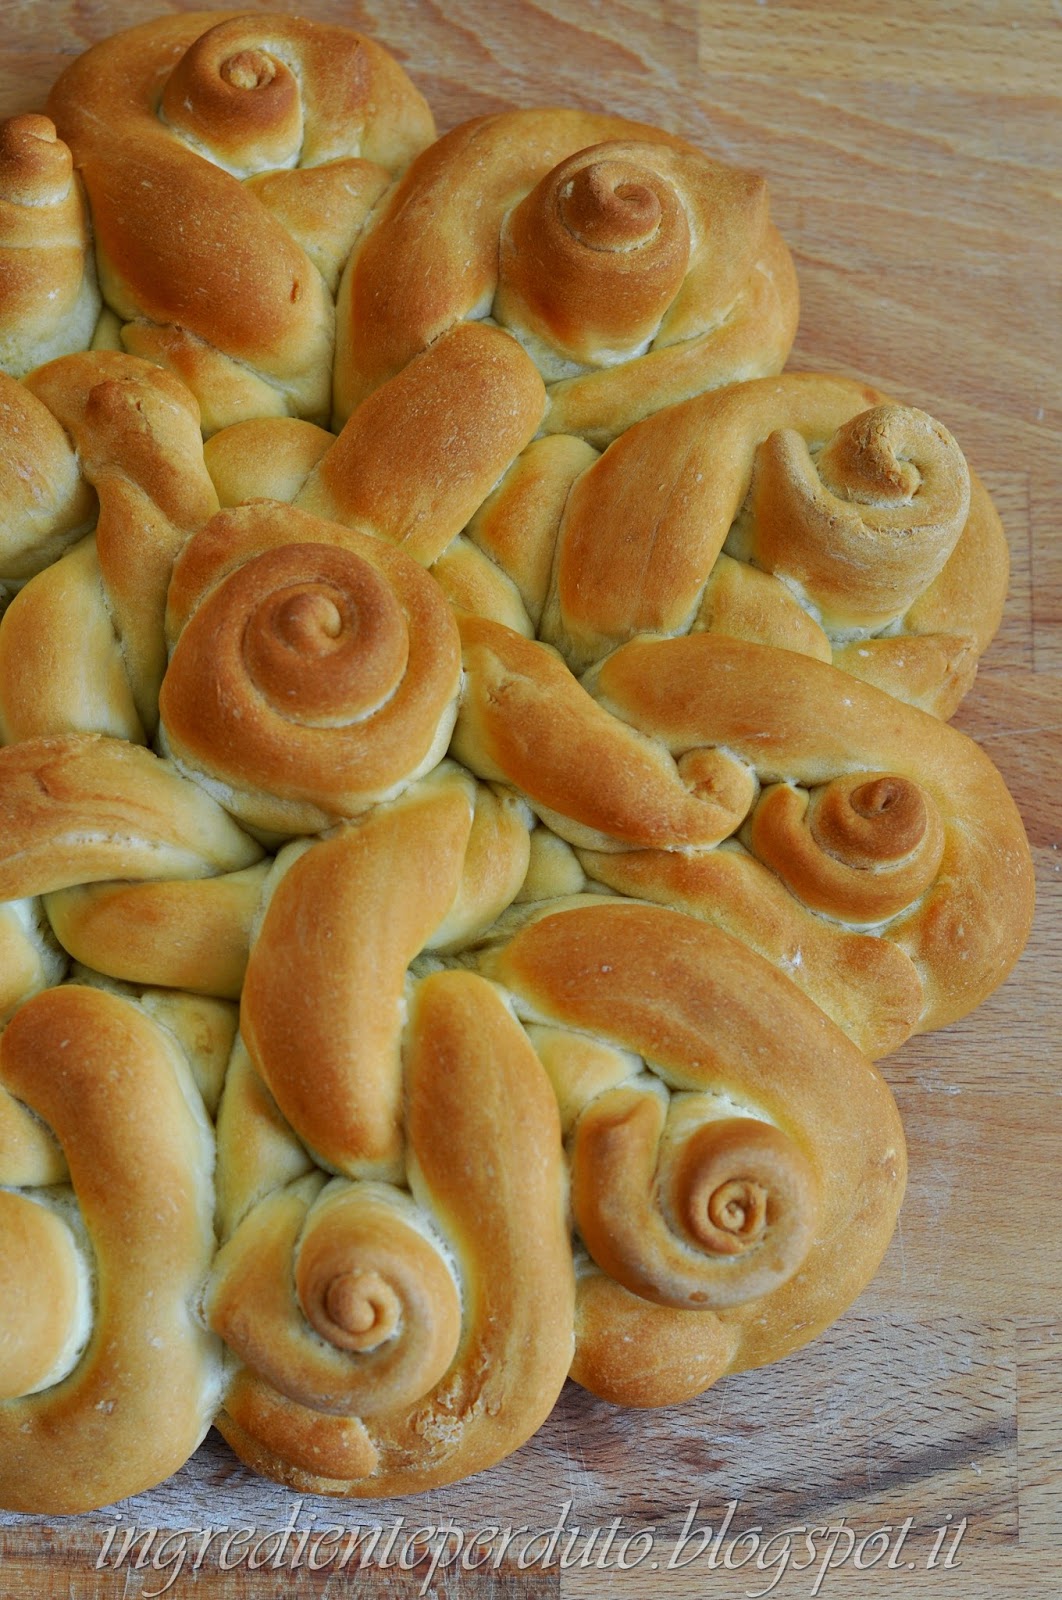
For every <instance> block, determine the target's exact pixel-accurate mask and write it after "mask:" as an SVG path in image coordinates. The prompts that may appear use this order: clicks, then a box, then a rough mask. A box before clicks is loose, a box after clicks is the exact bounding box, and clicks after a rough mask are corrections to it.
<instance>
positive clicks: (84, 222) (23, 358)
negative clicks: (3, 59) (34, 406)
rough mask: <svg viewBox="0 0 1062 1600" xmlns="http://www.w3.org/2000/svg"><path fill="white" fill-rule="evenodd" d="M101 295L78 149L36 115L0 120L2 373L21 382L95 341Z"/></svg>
mask: <svg viewBox="0 0 1062 1600" xmlns="http://www.w3.org/2000/svg"><path fill="white" fill-rule="evenodd" d="M99 313H100V292H99V289H98V288H97V286H96V269H95V264H94V262H93V258H92V248H91V244H90V240H89V228H88V217H87V214H86V211H85V201H84V196H83V194H82V190H81V185H80V183H79V181H78V179H77V177H76V176H75V175H74V164H73V161H72V159H71V156H70V151H69V150H68V149H67V147H66V145H65V144H64V143H63V141H62V140H61V139H57V138H56V134H55V124H54V123H53V122H50V121H49V119H48V118H47V117H40V116H35V115H32V114H29V115H26V116H20V117H9V118H8V120H7V121H6V122H0V368H2V369H3V371H4V372H9V373H11V375H12V376H13V377H16V378H21V377H23V376H24V374H25V373H27V372H30V371H32V369H33V368H34V367H39V366H40V365H41V364H42V362H45V361H51V360H52V359H53V357H55V356H62V355H67V354H68V353H69V352H70V351H72V350H84V349H86V348H87V346H88V345H89V344H91V342H92V335H93V331H94V329H95V327H96V322H97V319H98V317H99Z"/></svg>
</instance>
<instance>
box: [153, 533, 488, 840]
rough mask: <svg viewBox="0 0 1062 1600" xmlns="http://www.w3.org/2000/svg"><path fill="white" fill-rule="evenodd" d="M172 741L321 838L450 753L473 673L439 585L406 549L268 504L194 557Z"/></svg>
mask: <svg viewBox="0 0 1062 1600" xmlns="http://www.w3.org/2000/svg"><path fill="white" fill-rule="evenodd" d="M169 620H170V626H171V629H172V630H173V633H174V635H175V637H176V642H175V646H174V650H173V655H172V657H171V660H170V664H169V668H168V670H167V673H166V677H165V679H164V681H163V685H162V691H161V694H160V697H159V709H160V714H161V738H162V742H163V747H164V748H165V749H166V750H167V752H168V753H170V754H171V755H172V756H173V758H174V760H175V761H176V762H177V763H178V764H179V765H180V766H181V767H182V769H184V770H188V771H191V772H194V773H199V774H202V775H203V776H204V777H205V779H206V780H207V781H208V782H209V783H210V784H212V785H213V786H214V787H215V790H216V791H217V792H221V793H223V794H224V797H225V803H226V805H227V806H228V807H229V809H230V810H232V811H234V812H235V813H236V815H237V816H239V817H241V818H242V819H243V820H245V821H247V822H249V823H250V824H251V825H252V826H255V827H258V828H263V829H267V830H270V831H272V832H275V833H278V834H281V835H284V834H288V835H290V834H292V833H314V832H317V831H318V830H319V829H320V828H323V827H327V826H329V824H330V823H332V822H334V821H335V820H337V819H338V818H341V817H350V816H354V815H356V814H357V813H358V812H360V811H363V810H365V809H366V808H367V807H368V806H370V805H372V804H374V803H375V802H376V801H378V800H381V799H386V798H388V797H390V796H392V795H394V794H395V793H396V792H397V791H398V790H400V789H401V788H402V787H404V786H405V785H406V784H408V783H410V782H412V781H413V780H414V779H416V778H417V777H419V776H421V775H422V774H423V773H425V772H428V771H430V770H431V768H432V767H433V766H435V765H436V764H437V763H438V762H439V761H440V760H441V759H442V757H443V755H444V754H445V751H446V746H447V743H448V741H449V737H450V731H451V728H452V726H453V718H454V714H455V710H456V696H457V690H458V684H459V677H460V657H459V645H458V638H457V631H456V628H455V625H454V621H453V617H452V614H451V612H450V608H449V606H448V605H447V604H446V600H445V598H444V596H443V594H442V592H441V591H440V589H439V588H438V586H437V585H436V584H435V583H433V582H432V580H431V579H430V578H429V577H427V575H426V574H425V573H424V572H423V571H422V570H421V568H420V567H419V566H418V565H417V563H416V562H415V561H413V560H412V559H411V558H410V557H409V556H408V555H406V554H405V552H404V551H403V550H400V549H396V548H394V547H393V546H392V545H390V544H388V543H387V542H386V541H384V540H382V539H377V538H373V537H371V536H369V535H367V534H363V533H357V532H354V531H353V530H348V529H344V528H341V527H339V526H338V524H335V523H327V522H324V521H322V520H321V519H320V518H318V517H314V516H310V515H309V514H308V513H306V512H304V511H300V510H297V509H294V508H289V507H286V506H281V505H279V504H275V503H273V502H269V501H263V502H260V503H257V502H256V503H254V504H252V505H250V506H242V507H237V508H234V509H233V510H230V511H225V512H221V513H220V514H219V516H218V517H216V518H214V520H213V521H212V522H211V523H209V524H208V525H207V527H206V528H205V529H204V530H203V533H202V535H201V536H200V537H197V538H196V539H193V540H192V541H191V543H190V544H189V545H188V547H187V549H186V550H185V552H184V555H183V556H182V559H181V561H180V563H179V566H178V569H177V571H176V573H175V576H174V584H173V587H172V588H171V592H170V606H169Z"/></svg>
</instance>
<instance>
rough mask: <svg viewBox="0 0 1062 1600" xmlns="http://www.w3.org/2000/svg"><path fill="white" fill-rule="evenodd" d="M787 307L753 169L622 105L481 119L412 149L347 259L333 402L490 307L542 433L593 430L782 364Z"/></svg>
mask: <svg viewBox="0 0 1062 1600" xmlns="http://www.w3.org/2000/svg"><path fill="white" fill-rule="evenodd" d="M797 312H798V305H797V288H796V280H795V277H794V273H793V265H792V261H791V260H790V256H789V252H788V250H787V249H786V247H785V245H784V243H783V242H782V239H781V237H780V236H779V234H778V232H777V230H776V229H775V228H774V227H773V226H772V224H771V222H770V220H769V216H768V208H767V190H766V185H765V183H764V181H763V179H762V178H760V177H758V176H756V175H755V174H754V173H748V172H742V171H739V170H738V169H736V168H733V167H725V166H722V165H720V163H718V162H716V161H712V160H709V158H708V157H707V156H705V155H703V154H702V153H701V152H700V151H699V150H697V149H695V148H694V147H693V146H692V145H689V144H687V143H686V141H685V140H683V139H678V138H676V137H675V136H674V135H672V134H668V133H664V132H663V131H662V130H661V129H659V128H652V127H648V126H646V125H645V124H644V123H639V122H628V121H625V120H623V119H622V118H620V117H610V116H603V115H599V114H595V113H590V112H583V111H564V110H544V111H511V112H504V113H502V114H500V115H498V116H493V117H478V118H476V119H475V120H474V121H472V122H467V123H464V124H463V125H462V126H461V127H459V128H455V129H454V130H453V131H452V132H451V133H448V134H446V135H445V137H443V138H442V139H440V140H439V141H438V142H437V143H436V144H434V145H432V146H431V147H430V148H429V149H428V150H426V151H425V152H424V153H423V154H422V155H421V156H420V157H418V159H417V160H416V161H414V162H413V164H412V166H411V167H410V169H409V171H408V172H407V173H406V175H405V177H404V178H403V179H402V181H401V182H400V183H399V184H398V186H397V188H396V189H395V191H394V193H393V194H392V195H391V196H390V197H389V198H388V200H387V201H386V203H385V204H384V206H383V207H382V209H381V212H380V215H379V216H378V217H377V218H376V219H374V222H373V225H372V227H371V228H369V229H368V230H366V232H365V233H364V235H363V236H362V238H361V239H360V240H359V242H358V244H357V245H356V246H355V249H354V250H353V252H352V254H351V256H350V260H349V262H348V264H347V268H346V272H345V274H344V278H343V282H342V284H341V285H340V290H339V297H338V301H337V318H338V323H337V339H336V373H335V403H334V410H335V414H336V417H337V419H338V421H339V422H342V421H343V420H344V419H345V418H346V417H347V416H348V414H349V413H350V411H351V409H352V408H353V407H354V406H355V405H357V403H358V402H359V401H360V400H362V399H363V398H364V397H365V396H366V395H367V394H369V393H370V392H371V391H372V390H373V389H375V388H376V387H377V386H378V385H379V384H381V383H383V382H385V381H386V379H388V378H389V377H392V376H393V375H394V374H395V373H396V372H398V371H400V370H401V369H402V367H404V366H405V365H406V363H407V362H408V361H410V360H411V359H412V358H413V357H414V356H415V355H416V354H417V353H418V352H419V351H421V350H423V349H425V348H426V347H427V346H428V345H430V344H431V343H432V342H433V341H434V340H436V339H437V338H438V337H439V335H440V334H442V333H444V332H445V331H446V330H447V329H449V328H452V327H453V326H454V325H455V323H459V322H462V321H465V320H467V319H469V318H474V319H481V318H484V317H488V318H492V319H493V320H494V321H496V322H497V323H498V324H499V325H500V326H501V327H503V328H508V329H509V331H510V332H511V333H513V334H514V335H515V337H516V338H518V339H519V340H520V342H521V343H522V344H523V345H524V347H525V348H526V349H527V350H528V351H529V353H530V354H531V355H532V356H533V358H534V360H535V362H536V364H537V365H538V367H539V370H540V371H541V373H542V376H543V378H544V379H545V381H546V383H547V384H548V385H549V397H550V398H549V409H548V411H547V413H546V418H545V423H544V426H545V428H546V430H547V431H548V432H550V433H557V432H561V433H576V434H580V435H582V436H584V437H586V438H589V439H593V440H594V441H595V442H600V443H607V441H608V440H609V439H612V438H614V437H615V436H616V434H618V433H620V432H622V430H623V429H624V428H626V427H629V426H630V424H631V423H632V422H635V421H637V420H638V418H639V417H644V416H646V415H648V413H649V412H651V411H655V410H657V409H658V408H659V407H660V406H663V405H668V404H670V403H671V402H673V401H675V400H681V399H684V398H685V397H686V396H687V395H691V394H698V393H699V392H700V391H701V390H703V389H711V388H716V387H718V385H720V384H722V383H730V382H733V381H735V380H736V379H739V378H751V377H758V376H761V375H763V374H766V373H770V372H778V371H780V370H781V368H782V366H783V364H784V362H785V359H786V357H787V355H788V354H789V349H790V346H791V345H792V342H793V338H794V335H795V333H796V323H797Z"/></svg>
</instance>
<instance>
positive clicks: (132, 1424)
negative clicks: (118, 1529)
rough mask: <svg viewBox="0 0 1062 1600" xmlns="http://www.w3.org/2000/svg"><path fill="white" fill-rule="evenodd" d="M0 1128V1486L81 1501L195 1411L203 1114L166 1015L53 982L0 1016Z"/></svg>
mask: <svg viewBox="0 0 1062 1600" xmlns="http://www.w3.org/2000/svg"><path fill="white" fill-rule="evenodd" d="M0 1129H2V1133H3V1137H2V1140H0V1185H2V1186H3V1187H0V1280H2V1282H3V1285H4V1293H3V1295H2V1296H0V1396H2V1397H3V1398H2V1401H0V1446H2V1448H0V1504H3V1505H4V1506H6V1507H10V1508H12V1509H14V1510H19V1511H34V1512H38V1513H39V1512H47V1513H52V1514H63V1513H69V1512H72V1511H84V1510H90V1509H92V1508H94V1507H96V1506H100V1505H105V1504H107V1502H109V1501H112V1500H120V1499H124V1498H125V1497H126V1495H130V1494H136V1493H138V1492H139V1491H140V1490H142V1489H147V1488H150V1487H152V1486H153V1485H154V1484H156V1483H158V1482H159V1481H160V1480H161V1479H163V1478H165V1477H167V1476H168V1475H169V1474H170V1473H171V1472H174V1471H176V1470H177V1468H178V1467H180V1466H181V1465H182V1464H183V1463H184V1461H185V1460H187V1458H188V1456H189V1455H190V1454H191V1453H192V1451H193V1450H194V1449H195V1448H196V1446H197V1445H198V1444H199V1441H200V1440H201V1439H202V1437H203V1435H204V1434H205V1433H206V1431H207V1429H208V1427H209V1426H210V1423H211V1420H212V1418H213V1415H214V1411H215V1408H216V1405H217V1397H218V1393H219V1387H220V1380H221V1360H220V1350H219V1347H218V1344H217V1341H216V1340H215V1339H214V1338H213V1337H212V1336H211V1334H210V1333H209V1332H208V1331H207V1330H206V1329H204V1328H203V1327H202V1325H201V1324H200V1323H199V1322H198V1321H197V1320H196V1318H195V1317H194V1315H193V1314H192V1308H193V1299H194V1295H195V1293H196V1290H197V1288H198V1285H199V1284H200V1283H201V1281H202V1278H203V1274H204V1273H205V1272H206V1270H207V1268H208V1266H209V1263H210V1259H211V1255H212V1253H213V1249H214V1234H213V1226H212V1208H213V1185H212V1182H211V1172H212V1164H213V1149H212V1145H213V1140H212V1137H211V1132H210V1127H209V1122H208V1119H207V1117H206V1115H205V1113H204V1110H203V1106H202V1102H201V1100H200V1099H199V1095H198V1092H197V1090H196V1088H195V1085H194V1083H193V1082H192V1078H191V1074H190V1071H189V1067H188V1064H187V1061H186V1059H185V1058H184V1055H183V1052H182V1050H181V1048H180V1045H179V1044H178V1040H177V1037H176V1035H175V1034H174V1033H173V1032H171V1031H170V1030H169V1029H168V1028H165V1027H162V1026H160V1025H159V1024H158V1023H156V1022H155V1021H153V1020H152V1019H151V1017H150V1016H149V1015H147V1014H146V1013H145V1012H144V1011H143V1010H142V1009H141V1008H140V1007H138V1006H136V1005H135V1004H134V1003H131V1002H130V1001H127V1000H125V999H120V998H118V997H117V996H114V995H109V994H106V993H104V992H101V991H100V990H98V989H93V988H85V987H81V986H78V985H70V986H64V987H60V988H56V989H49V990H48V991H46V992H45V993H44V994H39V995H37V996H36V998H35V999H32V1000H30V1001H29V1002H28V1003H27V1004H26V1005H24V1006H23V1007H22V1008H21V1009H20V1010H19V1011H18V1012H17V1013H16V1014H15V1016H14V1018H13V1019H12V1020H11V1022H10V1023H9V1024H8V1026H7V1028H6V1029H5V1030H4V1032H3V1034H2V1035H0ZM162 1217H165V1219H166V1222H165V1226H162V1227H160V1225H159V1223H160V1218H162Z"/></svg>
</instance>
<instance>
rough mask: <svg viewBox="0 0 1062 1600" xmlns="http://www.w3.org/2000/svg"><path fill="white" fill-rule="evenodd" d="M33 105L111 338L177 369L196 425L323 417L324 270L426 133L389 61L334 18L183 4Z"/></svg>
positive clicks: (107, 49) (337, 260) (424, 115)
mask: <svg viewBox="0 0 1062 1600" xmlns="http://www.w3.org/2000/svg"><path fill="white" fill-rule="evenodd" d="M48 110H49V114H50V116H51V117H52V118H53V119H54V121H55V124H56V126H57V128H58V130H59V133H60V134H61V136H62V138H63V139H65V140H66V142H67V144H68V145H69V146H70V149H71V150H72V152H73V155H74V160H75V163H76V165H77V167H78V170H79V171H80V173H81V176H82V178H83V179H84V184H85V188H86V190H87V193H88V198H89V203H90V207H91V212H92V225H93V228H94V231H95V242H96V256H97V261H98V263H99V270H100V283H101V287H102V289H103V296H104V299H105V301H106V303H107V306H108V308H109V310H110V312H111V313H112V314H113V315H112V319H111V321H112V326H111V328H110V330H109V336H110V337H112V338H113V339H114V340H115V341H116V342H117V341H120V347H121V348H123V349H125V350H127V351H128V352H129V353H130V354H132V355H139V356H144V357H146V358H148V359H149V360H152V361H157V362H159V363H160V364H161V365H163V366H166V367H169V368H170V369H171V370H172V371H174V372H176V373H178V374H179V375H180V376H181V377H182V378H183V379H184V381H185V382H186V383H187V384H188V386H189V388H190V389H191V390H192V392H193V393H194V394H195V396H196V398H197V400H198V401H199V404H200V407H201V409H202V413H203V422H204V426H205V427H206V428H207V429H213V428H216V427H220V426H222V425H224V424H225V423H227V422H235V421H238V420H239V419H240V418H242V417H253V416H276V415H280V416H283V415H285V414H291V415H295V416H308V417H317V418H320V419H321V420H325V419H326V418H327V416H328V414H329V402H330V395H331V378H332V357H333V343H334V308H333V295H334V292H335V287H336V282H337V281H338V278H339V273H340V270H341V268H342V266H343V263H344V261H345V260H346V258H347V256H348V254H349V253H350V249H351V246H352V245H353V243H354V240H355V239H356V238H357V235H358V233H359V231H360V229H361V228H362V226H363V225H364V223H365V220H366V218H367V216H368V215H369V213H370V211H371V210H372V208H373V206H374V205H375V203H376V201H377V200H378V198H379V197H380V195H381V194H382V193H383V192H384V191H385V189H386V188H387V187H388V185H389V184H390V182H391V178H392V176H393V175H394V174H395V173H397V172H400V171H401V170H402V169H403V167H405V166H406V164H407V163H408V162H409V161H410V159H411V158H412V157H413V156H414V155H416V154H417V152H418V151H419V150H421V149H423V148H424V146H425V145H427V144H428V143H429V142H430V141H431V139H432V138H433V136H434V131H435V130H434V124H433V121H432V116H431V112H430V111H429V110H428V107H427V105H426V104H425V102H424V100H423V98H422V97H421V96H420V95H419V94H418V93H417V91H416V89H414V87H413V85H412V83H411V82H410V81H409V79H408V78H407V77H406V75H405V73H404V72H403V71H402V69H401V68H400V67H399V66H398V64H397V62H395V61H394V60H393V59H392V57H391V56H389V55H388V54H387V52H386V51H385V50H382V49H381V48H380V47H379V45H376V44H374V43H373V42H372V41H371V40H369V39H366V38H364V37H363V36H362V35H361V34H357V33H354V32H353V31H352V30H350V29H348V28H339V27H333V26H329V25H327V24H325V23H320V22H312V21H310V20H309V19H306V18H302V17H290V16H281V15H273V16H271V15H269V14H264V15H262V14H256V15H252V16H248V15H246V14H243V15H241V14H240V13H239V12H231V11H228V12H225V11H219V12H211V11H193V12H187V13H183V14H180V15H177V16H167V17H158V18H156V19H155V20H154V21H152V22H146V23H142V24H141V25H140V26H139V27H136V28H129V29H127V30H126V31H125V32H124V33H119V34H117V35H116V36H115V37H114V38H112V39H108V40H106V41H104V42H103V43H102V44H98V45H94V46H93V48H92V49H91V50H89V51H87V52H86V53H85V55H83V56H81V57H80V58H79V59H78V60H77V61H75V62H74V63H73V65H72V66H70V67H68V68H67V70H66V71H65V72H64V73H63V75H62V77H61V78H60V79H59V81H58V83H57V84H56V86H55V88H54V89H53V90H52V94H51V98H50V100H49V103H48Z"/></svg>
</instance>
